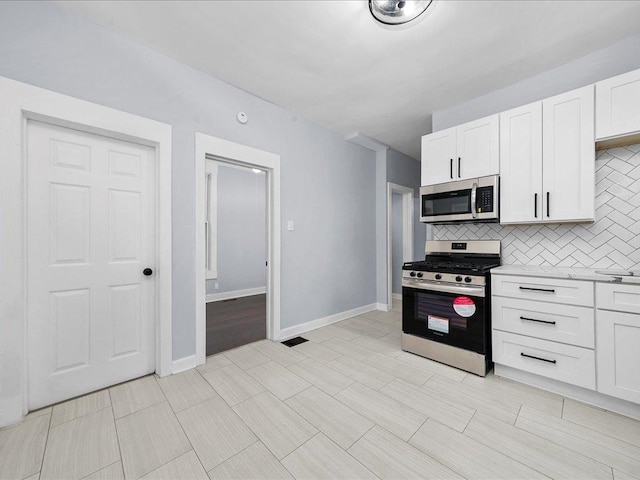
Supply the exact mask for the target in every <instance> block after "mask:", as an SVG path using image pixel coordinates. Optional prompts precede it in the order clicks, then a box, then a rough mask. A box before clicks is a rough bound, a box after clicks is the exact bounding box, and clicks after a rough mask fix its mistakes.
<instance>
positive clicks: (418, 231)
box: [387, 149, 426, 260]
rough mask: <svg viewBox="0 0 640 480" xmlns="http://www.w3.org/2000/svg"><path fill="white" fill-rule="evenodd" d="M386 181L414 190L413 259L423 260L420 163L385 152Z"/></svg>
mask: <svg viewBox="0 0 640 480" xmlns="http://www.w3.org/2000/svg"><path fill="white" fill-rule="evenodd" d="M387 152H388V153H387V181H388V182H391V183H397V184H398V185H402V186H404V187H409V188H413V189H414V192H413V194H414V198H415V199H416V203H415V204H414V208H413V216H414V222H413V258H414V260H419V259H424V241H425V237H426V226H425V224H424V223H420V209H419V208H418V207H419V203H420V202H419V198H420V180H421V178H420V162H419V161H416V160H414V159H413V158H411V157H408V156H407V155H405V154H403V153H400V152H398V151H396V150H391V149H389V150H387Z"/></svg>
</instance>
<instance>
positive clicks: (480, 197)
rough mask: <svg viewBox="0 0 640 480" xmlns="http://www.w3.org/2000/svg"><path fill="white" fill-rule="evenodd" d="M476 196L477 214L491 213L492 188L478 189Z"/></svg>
mask: <svg viewBox="0 0 640 480" xmlns="http://www.w3.org/2000/svg"><path fill="white" fill-rule="evenodd" d="M476 195H477V197H476V209H477V212H478V213H482V212H493V187H478V189H477V190H476Z"/></svg>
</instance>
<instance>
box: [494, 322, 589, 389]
mask: <svg viewBox="0 0 640 480" xmlns="http://www.w3.org/2000/svg"><path fill="white" fill-rule="evenodd" d="M493 361H494V362H495V363H499V364H501V365H507V366H509V367H513V368H517V369H519V370H524V371H527V372H531V373H535V374H537V375H542V376H543V377H549V378H553V379H556V380H559V381H561V382H565V383H570V384H572V385H578V386H580V387H584V388H588V389H590V390H595V388H596V365H595V353H594V351H593V350H589V349H586V348H581V347H574V346H571V345H564V344H562V343H556V342H550V341H548V340H540V339H537V338H531V337H525V336H523V335H516V334H513V333H507V332H500V331H498V330H494V331H493Z"/></svg>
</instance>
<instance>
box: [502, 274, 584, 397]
mask: <svg viewBox="0 0 640 480" xmlns="http://www.w3.org/2000/svg"><path fill="white" fill-rule="evenodd" d="M491 288H492V292H493V296H492V298H491V322H492V329H493V332H492V340H493V361H494V362H495V363H497V364H500V365H505V366H508V367H512V368H516V369H518V370H523V371H526V372H530V373H535V374H537V375H541V376H543V377H547V378H552V379H554V380H558V381H561V382H565V383H569V384H571V385H578V386H580V387H584V388H588V389H591V390H595V388H596V363H595V352H594V350H593V349H594V344H595V338H594V335H595V333H594V332H595V327H594V309H593V301H594V294H593V282H587V281H577V280H568V279H559V278H544V277H527V276H521V275H493V276H492V277H491Z"/></svg>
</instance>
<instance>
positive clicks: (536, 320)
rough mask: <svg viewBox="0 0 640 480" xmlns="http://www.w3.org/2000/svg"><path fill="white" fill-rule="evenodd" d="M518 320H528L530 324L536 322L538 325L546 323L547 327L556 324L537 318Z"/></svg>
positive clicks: (521, 318)
mask: <svg viewBox="0 0 640 480" xmlns="http://www.w3.org/2000/svg"><path fill="white" fill-rule="evenodd" d="M520 320H528V321H530V322H538V323H548V324H549V325H555V324H556V322H555V320H552V321H550V320H538V319H537V318H527V317H520Z"/></svg>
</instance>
